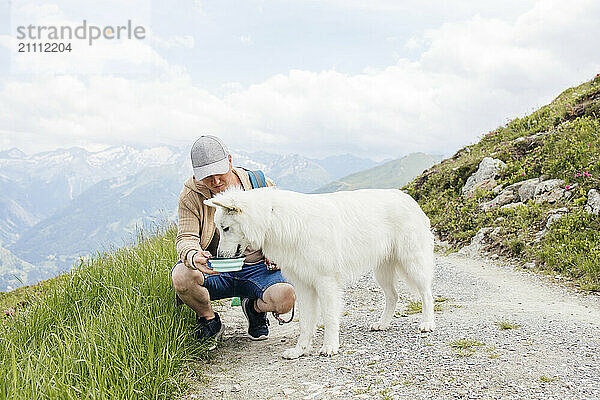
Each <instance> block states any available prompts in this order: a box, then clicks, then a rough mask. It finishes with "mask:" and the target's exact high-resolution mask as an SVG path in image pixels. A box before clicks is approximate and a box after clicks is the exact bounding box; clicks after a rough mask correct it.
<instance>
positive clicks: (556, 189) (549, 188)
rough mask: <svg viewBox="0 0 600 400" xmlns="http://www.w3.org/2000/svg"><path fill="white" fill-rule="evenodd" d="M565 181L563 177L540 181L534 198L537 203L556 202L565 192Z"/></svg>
mask: <svg viewBox="0 0 600 400" xmlns="http://www.w3.org/2000/svg"><path fill="white" fill-rule="evenodd" d="M564 185H565V181H563V180H562V179H548V180H546V181H543V182H540V183H538V184H537V185H536V187H535V193H534V198H535V202H536V203H538V204H539V203H545V202H548V203H554V202H556V201H558V200H559V199H560V198H561V197H562V196H563V195H564V193H565V189H564Z"/></svg>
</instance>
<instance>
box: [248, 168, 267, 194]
mask: <svg viewBox="0 0 600 400" xmlns="http://www.w3.org/2000/svg"><path fill="white" fill-rule="evenodd" d="M244 170H245V171H246V172H247V173H248V178H250V183H251V184H252V189H256V188H261V187H267V179H266V178H265V174H264V173H263V172H262V171H261V170H260V169H257V170H255V171H250V170H248V169H246V168H244Z"/></svg>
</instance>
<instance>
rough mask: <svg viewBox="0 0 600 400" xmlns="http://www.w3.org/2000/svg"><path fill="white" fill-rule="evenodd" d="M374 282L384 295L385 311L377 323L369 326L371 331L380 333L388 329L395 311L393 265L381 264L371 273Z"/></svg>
mask: <svg viewBox="0 0 600 400" xmlns="http://www.w3.org/2000/svg"><path fill="white" fill-rule="evenodd" d="M373 275H374V276H375V280H376V281H377V283H379V286H381V289H383V294H384V295H385V309H384V310H383V314H381V318H380V319H379V321H377V322H374V323H373V324H371V330H372V331H382V330H385V329H388V328H389V327H390V322H391V321H392V317H393V316H394V312H395V311H396V303H397V302H398V291H397V290H396V283H397V276H396V269H395V268H394V266H393V265H389V264H381V265H379V266H378V267H377V268H375V270H374V271H373Z"/></svg>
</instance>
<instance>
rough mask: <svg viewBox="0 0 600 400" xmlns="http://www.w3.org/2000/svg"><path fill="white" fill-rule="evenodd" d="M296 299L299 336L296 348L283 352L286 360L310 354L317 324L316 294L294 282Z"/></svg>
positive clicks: (307, 287)
mask: <svg viewBox="0 0 600 400" xmlns="http://www.w3.org/2000/svg"><path fill="white" fill-rule="evenodd" d="M294 289H295V290H296V299H297V302H298V308H299V315H300V336H299V337H298V342H297V343H296V347H293V348H291V349H287V350H286V351H284V352H283V357H284V358H288V359H294V358H298V357H300V356H303V355H307V354H308V353H310V347H311V342H312V339H313V336H314V334H315V327H316V322H317V308H318V307H317V300H318V298H317V293H316V292H315V290H314V288H311V287H309V286H307V285H304V284H302V283H300V284H299V283H298V282H295V283H294Z"/></svg>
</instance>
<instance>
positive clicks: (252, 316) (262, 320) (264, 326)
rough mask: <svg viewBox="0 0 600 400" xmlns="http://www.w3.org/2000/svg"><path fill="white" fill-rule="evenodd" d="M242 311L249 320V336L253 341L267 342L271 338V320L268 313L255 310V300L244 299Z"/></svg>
mask: <svg viewBox="0 0 600 400" xmlns="http://www.w3.org/2000/svg"><path fill="white" fill-rule="evenodd" d="M242 311H244V315H245V316H246V319H248V336H249V337H250V339H252V340H265V339H266V338H267V337H268V336H269V320H268V319H267V313H264V312H262V313H259V312H256V310H255V309H254V300H250V299H247V298H244V299H242Z"/></svg>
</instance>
